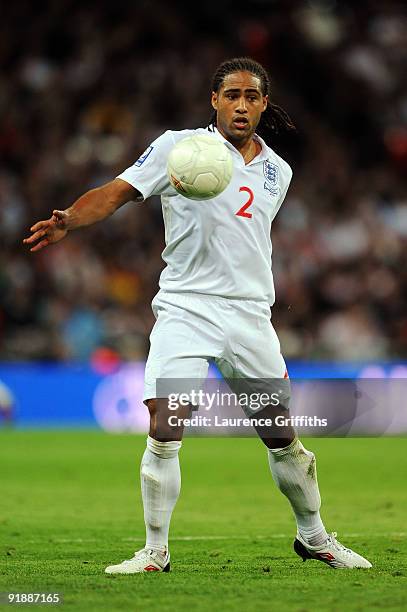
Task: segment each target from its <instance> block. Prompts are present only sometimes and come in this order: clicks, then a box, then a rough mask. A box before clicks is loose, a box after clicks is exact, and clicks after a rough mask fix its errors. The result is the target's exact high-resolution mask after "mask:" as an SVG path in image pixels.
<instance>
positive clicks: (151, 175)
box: [117, 130, 175, 200]
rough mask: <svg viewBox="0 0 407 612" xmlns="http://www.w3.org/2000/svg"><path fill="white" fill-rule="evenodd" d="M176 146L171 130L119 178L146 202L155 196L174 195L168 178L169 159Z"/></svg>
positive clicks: (158, 139) (162, 135)
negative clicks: (136, 191)
mask: <svg viewBox="0 0 407 612" xmlns="http://www.w3.org/2000/svg"><path fill="white" fill-rule="evenodd" d="M174 144H175V139H174V136H173V134H172V132H171V130H167V131H166V132H164V134H161V136H159V137H158V138H157V139H156V140H154V142H152V143H151V144H150V146H149V147H147V149H146V150H145V151H144V153H142V154H141V155H140V157H139V158H138V159H137V160H136V161H135V162H134V164H133V165H132V166H130V167H129V168H127V169H126V170H124V172H122V173H121V174H119V175H118V176H117V178H119V179H122V180H123V181H126V182H127V183H129V184H130V185H132V186H133V187H134V188H135V189H137V190H138V191H140V193H141V195H142V196H143V199H144V200H146V199H147V198H149V197H150V196H153V195H170V194H172V193H173V192H174V189H173V187H172V185H171V184H170V182H169V179H168V177H167V158H168V154H169V152H170V151H171V149H172V147H173V146H174Z"/></svg>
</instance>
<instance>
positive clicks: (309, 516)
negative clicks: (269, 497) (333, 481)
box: [268, 438, 328, 546]
mask: <svg viewBox="0 0 407 612" xmlns="http://www.w3.org/2000/svg"><path fill="white" fill-rule="evenodd" d="M268 456H269V465H270V469H271V473H272V475H273V479H274V481H275V483H276V485H277V486H278V488H279V489H280V491H281V492H282V493H284V495H285V496H286V497H287V498H288V500H289V502H290V504H291V506H292V509H293V510H294V514H295V519H296V521H297V528H298V532H299V534H300V535H301V537H302V538H303V539H304V540H305V541H306V542H307V543H308V544H310V545H311V546H319V545H320V544H323V543H324V542H325V540H326V539H327V537H328V534H327V532H326V530H325V527H324V525H323V523H322V520H321V517H320V514H319V509H320V507H321V497H320V494H319V489H318V480H317V469H316V462H315V455H314V453H312V452H311V451H308V450H306V449H305V448H304V446H303V445H302V443H301V442H300V441H299V440H298V438H295V439H294V440H293V441H292V442H291V444H289V445H288V446H286V447H285V448H276V449H268Z"/></svg>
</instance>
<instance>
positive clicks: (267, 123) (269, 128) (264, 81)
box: [209, 57, 296, 136]
mask: <svg viewBox="0 0 407 612" xmlns="http://www.w3.org/2000/svg"><path fill="white" fill-rule="evenodd" d="M233 72H250V73H251V74H254V76H256V77H258V78H259V79H260V87H261V92H262V94H263V96H268V101H267V107H266V109H265V111H264V112H263V113H262V116H261V119H260V122H259V125H258V127H257V133H258V134H259V135H260V136H267V135H270V134H278V133H279V132H282V131H290V130H295V129H296V128H295V125H294V123H293V122H292V120H291V117H290V116H289V115H288V113H286V111H285V110H283V109H282V108H281V107H280V106H277V104H272V103H271V102H270V98H271V84H270V78H269V75H268V74H267V71H266V70H265V69H264V68H263V66H262V65H261V64H259V63H258V62H256V61H255V60H253V59H251V58H250V57H235V58H233V59H230V60H226V61H225V62H223V63H222V64H220V65H219V66H218V68H217V69H216V71H215V73H214V75H213V76H212V91H214V92H216V93H218V92H219V90H220V88H221V87H222V85H223V83H224V79H225V77H226V76H228V75H229V74H232V73H233ZM216 122H217V113H216V111H214V112H213V114H212V116H211V119H210V122H209V126H211V127H214V126H216Z"/></svg>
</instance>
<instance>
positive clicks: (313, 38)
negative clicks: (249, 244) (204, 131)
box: [0, 0, 407, 363]
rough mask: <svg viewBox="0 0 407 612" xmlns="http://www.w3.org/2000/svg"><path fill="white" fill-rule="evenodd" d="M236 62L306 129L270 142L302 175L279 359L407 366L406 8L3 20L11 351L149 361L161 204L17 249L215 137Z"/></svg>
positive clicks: (103, 6) (46, 10)
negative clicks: (219, 105)
mask: <svg viewBox="0 0 407 612" xmlns="http://www.w3.org/2000/svg"><path fill="white" fill-rule="evenodd" d="M248 5H249V6H248ZM237 55H249V56H251V57H253V58H254V59H257V60H258V61H260V62H261V63H263V64H264V65H265V67H266V68H267V69H268V71H269V72H270V75H271V77H272V84H273V92H274V93H273V95H274V101H275V102H276V103H277V104H279V105H280V106H282V107H283V108H285V109H286V110H287V112H289V114H290V116H291V117H292V119H293V121H294V123H295V124H296V125H297V128H298V131H297V132H296V133H293V134H280V135H278V136H277V137H276V138H275V140H274V142H270V143H269V144H270V145H271V146H273V147H274V148H275V150H276V151H277V152H278V153H279V154H280V155H282V156H283V157H285V158H286V159H287V161H289V163H290V164H291V165H292V167H293V170H294V178H293V181H292V185H291V187H290V190H289V193H288V195H287V198H286V201H285V203H284V205H283V207H282V209H281V211H280V213H279V215H278V217H277V218H276V221H275V223H274V225H273V231H272V240H273V270H274V277H275V284H276V294H277V301H276V305H275V306H274V308H273V321H274V324H275V327H276V330H277V332H278V334H279V337H280V340H281V344H282V351H283V353H284V355H285V356H286V357H287V358H300V359H330V360H335V359H350V360H375V359H382V360H386V359H400V358H404V359H405V358H407V311H406V297H407V262H406V245H407V182H406V176H407V88H406V81H405V75H406V74H407V12H406V9H405V5H404V4H403V3H398V2H392V1H391V0H387V1H383V2H377V1H376V2H369V1H360V2H357V3H356V2H339V1H337V2H335V0H326V1H322V0H321V1H319V2H317V1H315V2H311V1H308V2H306V1H298V2H296V1H292V2H277V1H275V2H273V1H269V2H264V1H257V2H256V1H253V2H251V3H240V2H239V1H237V2H234V3H232V2H228V1H227V0H220V1H218V2H217V3H216V5H215V4H214V3H212V2H207V3H204V4H203V6H201V7H200V11H199V13H197V14H196V13H195V12H194V6H191V7H190V8H189V9H188V5H185V4H184V3H177V2H171V3H166V2H165V1H164V0H162V1H161V2H160V1H151V2H149V1H148V0H144V1H141V2H132V3H126V2H120V1H118V2H115V3H108V2H106V1H105V0H99V1H98V2H95V1H93V2H79V1H72V0H56V1H55V2H52V3H49V5H48V6H46V5H43V8H41V7H40V5H38V6H37V5H36V4H35V3H31V2H29V1H28V0H18V1H17V2H16V3H9V4H8V5H6V6H4V7H3V10H2V20H1V22H0V159H1V165H0V226H1V243H0V359H2V360H14V361H15V360H34V359H36V360H37V359H40V360H49V359H52V360H79V361H84V360H92V361H94V362H95V363H99V362H100V363H104V362H105V361H107V362H109V360H110V361H113V362H114V361H115V360H122V359H123V360H127V359H144V358H145V357H146V355H147V351H148V346H149V344H148V336H149V333H150V330H151V327H152V325H153V322H154V321H153V315H152V312H151V308H150V302H151V299H152V298H153V296H154V295H155V293H156V291H157V288H158V284H157V283H158V278H159V274H160V272H161V270H162V267H163V263H162V261H161V257H160V255H161V251H162V249H163V244H164V234H163V223H162V217H161V208H160V202H159V199H158V198H151V199H150V200H148V201H147V202H146V203H143V204H136V203H129V204H127V205H126V206H125V207H123V208H121V209H120V210H119V211H118V212H117V213H115V215H113V216H112V217H111V218H110V219H108V220H106V221H104V222H103V223H101V224H98V225H95V226H92V227H91V228H87V229H82V230H80V231H78V232H74V233H72V234H70V235H69V236H68V238H67V239H65V240H63V241H62V242H61V243H59V244H58V245H55V246H53V247H50V248H47V249H45V250H43V251H41V252H39V253H38V254H30V253H29V252H28V250H27V249H26V248H24V247H23V245H22V243H21V241H22V238H23V237H25V236H26V235H27V234H28V233H29V227H30V226H31V225H32V224H33V222H35V221H37V220H39V219H44V218H48V217H49V216H50V212H51V211H52V209H53V208H61V209H63V208H67V207H68V206H69V205H70V204H71V203H72V202H73V201H74V200H75V199H76V198H77V197H78V196H79V195H81V194H82V193H83V192H84V191H86V190H88V189H90V188H92V187H95V186H98V185H100V184H102V183H104V182H107V181H108V180H111V179H112V178H113V177H114V176H116V175H117V174H119V173H120V172H121V171H122V170H123V169H124V168H125V167H127V166H128V165H130V164H131V163H133V162H134V160H135V159H137V157H138V156H139V154H140V153H141V152H142V151H143V150H144V149H145V147H146V146H147V145H148V144H149V142H150V141H151V140H152V139H154V138H155V137H156V136H158V135H159V134H160V133H161V132H163V131H164V130H165V129H169V128H170V129H182V128H186V127H198V126H201V125H206V124H207V122H208V120H209V117H210V115H211V108H210V79H211V75H212V73H213V72H214V70H215V69H216V67H217V65H218V64H219V63H220V62H221V61H223V60H224V59H227V58H230V57H233V56H237Z"/></svg>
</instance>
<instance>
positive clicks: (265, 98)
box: [263, 96, 269, 112]
mask: <svg viewBox="0 0 407 612" xmlns="http://www.w3.org/2000/svg"><path fill="white" fill-rule="evenodd" d="M268 101H269V97H268V96H263V112H264V111H265V110H266V108H267V104H268Z"/></svg>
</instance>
